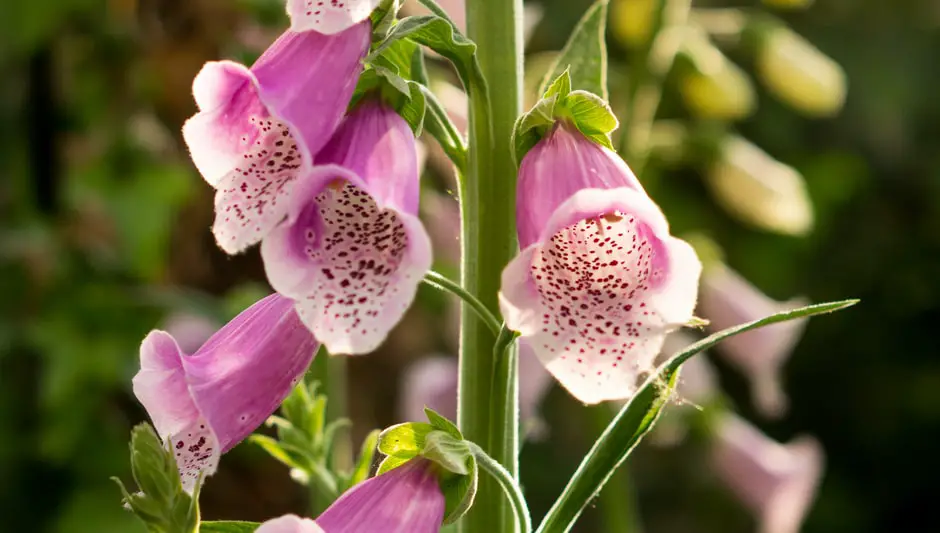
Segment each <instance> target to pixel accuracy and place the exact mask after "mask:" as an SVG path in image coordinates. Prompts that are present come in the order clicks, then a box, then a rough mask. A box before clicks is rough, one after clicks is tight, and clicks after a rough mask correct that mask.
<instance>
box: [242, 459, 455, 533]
mask: <svg viewBox="0 0 940 533" xmlns="http://www.w3.org/2000/svg"><path fill="white" fill-rule="evenodd" d="M443 519H444V494H443V493H442V492H441V489H440V486H439V485H438V480H437V475H436V474H435V473H434V471H433V467H432V465H431V463H430V462H428V461H426V460H423V459H414V460H411V461H409V462H408V463H405V464H404V465H402V466H400V467H398V468H395V469H394V470H389V471H388V472H386V473H384V474H382V475H380V476H376V477H374V478H372V479H369V480H366V481H363V482H362V483H360V484H358V485H356V486H354V487H353V488H352V489H350V490H349V491H347V492H346V493H344V494H343V495H342V496H340V498H339V499H338V500H336V502H334V503H333V505H331V506H330V507H329V508H328V509H327V510H326V511H324V512H323V514H321V515H320V516H319V517H318V518H317V519H316V522H314V521H312V520H309V519H301V518H299V517H296V516H293V515H286V516H282V517H280V518H276V519H274V520H269V521H267V522H265V523H264V524H261V527H260V528H258V530H257V533H375V532H379V531H380V532H382V533H437V532H438V531H439V530H440V528H441V521H442V520H443Z"/></svg>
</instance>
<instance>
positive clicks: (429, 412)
mask: <svg viewBox="0 0 940 533" xmlns="http://www.w3.org/2000/svg"><path fill="white" fill-rule="evenodd" d="M424 415H425V416H427V417H428V422H430V423H431V425H432V426H434V427H435V428H437V429H439V430H441V431H444V432H446V433H448V434H450V436H452V437H454V438H456V439H461V440H463V433H461V432H460V429H458V428H457V425H456V424H454V423H453V422H451V421H450V420H448V419H447V418H446V417H444V416H441V415H440V414H439V413H438V412H437V411H435V410H434V409H431V408H430V407H425V408H424Z"/></svg>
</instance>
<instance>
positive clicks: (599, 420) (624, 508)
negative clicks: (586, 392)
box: [588, 404, 643, 533]
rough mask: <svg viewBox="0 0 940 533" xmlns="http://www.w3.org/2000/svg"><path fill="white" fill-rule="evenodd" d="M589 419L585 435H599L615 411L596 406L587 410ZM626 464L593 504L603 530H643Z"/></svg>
mask: <svg viewBox="0 0 940 533" xmlns="http://www.w3.org/2000/svg"><path fill="white" fill-rule="evenodd" d="M589 411H590V413H589V416H588V418H589V419H590V422H591V426H592V427H591V428H590V429H591V431H590V432H589V433H588V434H589V435H592V436H593V435H600V434H601V433H603V432H604V430H605V429H607V425H608V424H609V423H610V421H611V419H612V418H613V416H614V415H615V414H616V410H612V409H611V406H609V405H606V404H605V405H598V406H594V407H592V408H591V409H589ZM629 466H630V465H629V464H624V465H621V466H620V468H619V469H617V471H616V472H614V474H613V475H612V476H611V478H610V481H608V482H607V485H605V486H604V489H603V490H601V493H600V495H599V496H598V502H597V505H598V507H599V508H600V510H601V514H602V515H603V520H604V530H605V531H617V532H618V533H643V525H642V523H641V522H640V515H639V512H640V509H639V506H638V505H637V499H636V496H637V495H636V493H635V490H634V484H633V480H632V479H630V468H629Z"/></svg>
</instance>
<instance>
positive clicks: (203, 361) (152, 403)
mask: <svg viewBox="0 0 940 533" xmlns="http://www.w3.org/2000/svg"><path fill="white" fill-rule="evenodd" d="M317 348H318V344H317V342H316V340H315V339H314V337H313V335H311V334H310V332H309V331H308V330H307V328H305V327H304V325H303V324H302V323H301V321H300V319H299V318H298V316H297V313H296V312H295V311H294V308H293V302H292V301H291V300H289V299H287V298H284V297H282V296H280V295H278V294H272V295H270V296H267V297H265V298H263V299H261V300H259V301H258V302H257V303H255V304H254V305H252V306H251V307H249V308H248V309H246V310H245V311H243V312H242V313H241V314H239V315H238V316H237V317H235V318H234V319H233V320H232V321H231V322H229V323H228V324H226V325H225V326H224V327H222V329H220V330H219V331H217V332H216V333H215V334H214V335H213V336H212V337H210V338H209V340H207V341H206V342H205V344H203V345H202V347H201V348H199V349H198V350H196V352H195V353H194V354H192V355H187V354H186V353H184V352H182V351H181V350H180V348H179V346H178V345H177V343H176V340H175V339H174V338H173V337H172V336H171V335H170V334H168V333H166V332H164V331H159V330H155V331H152V332H151V333H150V334H149V335H147V337H146V338H145V339H144V341H143V343H142V344H141V347H140V371H139V372H138V373H137V375H136V376H134V380H133V382H134V394H135V395H137V398H138V400H140V403H142V404H143V406H144V407H145V408H146V409H147V413H148V414H149V415H150V418H151V420H153V425H154V426H155V427H156V429H157V432H158V433H159V434H160V436H161V437H162V438H164V439H166V440H167V441H168V444H169V445H170V446H171V448H172V449H173V451H174V453H175V455H176V461H177V465H178V466H179V469H180V474H181V475H182V478H183V484H184V486H185V487H187V488H191V487H192V486H193V484H194V482H195V480H196V479H197V478H198V476H199V474H200V473H203V474H205V475H210V474H212V473H213V472H215V469H216V466H217V465H218V462H219V457H220V456H221V455H222V454H223V453H225V452H227V451H228V450H230V449H231V448H233V447H234V446H235V445H236V444H238V443H239V442H241V441H242V440H243V439H245V438H246V437H247V436H248V435H250V434H251V432H252V431H254V430H255V428H257V427H258V426H259V425H261V424H262V423H263V422H264V420H265V419H267V418H268V416H270V415H271V413H273V412H274V411H275V410H276V409H277V407H278V405H280V403H281V401H282V400H283V399H284V398H285V397H286V396H287V395H288V394H289V393H290V391H291V389H292V388H293V387H294V385H295V384H296V383H297V381H299V380H300V378H301V377H302V376H303V374H304V372H305V371H306V370H307V367H308V366H310V361H311V360H313V356H314V354H315V353H316V350H317Z"/></svg>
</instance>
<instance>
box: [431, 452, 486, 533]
mask: <svg viewBox="0 0 940 533" xmlns="http://www.w3.org/2000/svg"><path fill="white" fill-rule="evenodd" d="M467 470H468V475H465V476H460V475H450V476H444V477H443V479H441V480H440V484H441V492H443V493H444V524H445V525H447V524H453V523H454V522H456V521H457V520H460V518H461V517H462V516H463V515H465V514H467V511H469V510H470V507H471V506H473V500H474V498H476V494H477V483H478V478H479V475H478V469H477V461H476V459H474V457H473V455H470V457H469V458H468V459H467Z"/></svg>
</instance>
